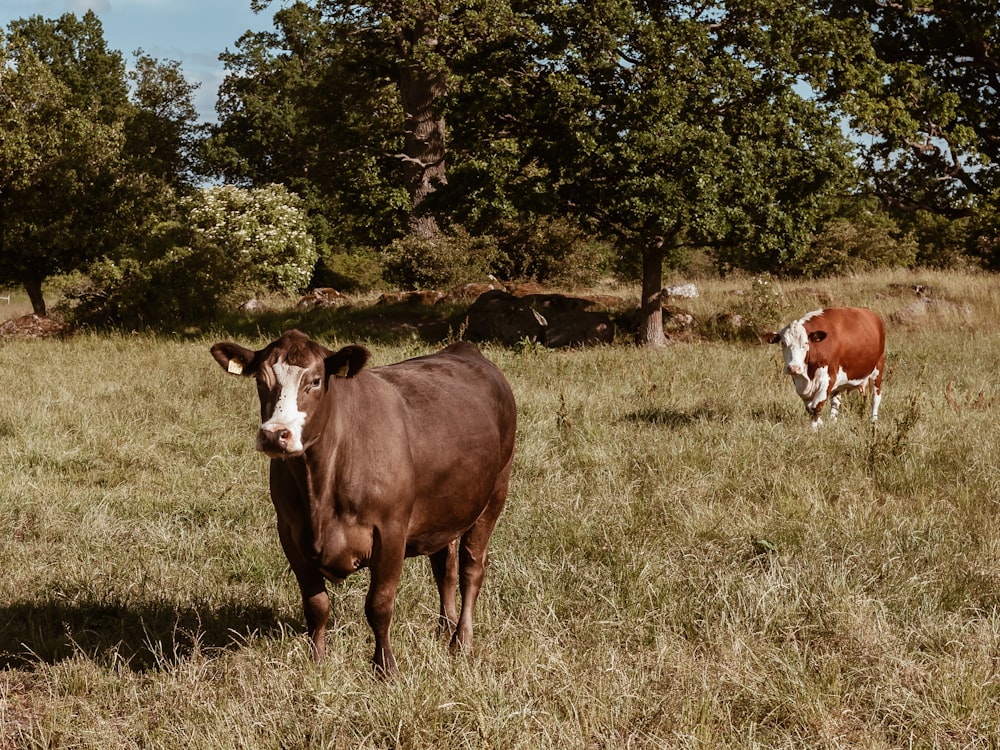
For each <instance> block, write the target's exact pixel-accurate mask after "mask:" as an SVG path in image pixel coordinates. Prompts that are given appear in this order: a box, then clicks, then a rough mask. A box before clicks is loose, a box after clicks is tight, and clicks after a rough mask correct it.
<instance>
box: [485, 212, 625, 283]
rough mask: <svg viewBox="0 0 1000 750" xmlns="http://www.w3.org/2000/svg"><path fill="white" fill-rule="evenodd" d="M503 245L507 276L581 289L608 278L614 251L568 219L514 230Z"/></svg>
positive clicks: (526, 225) (504, 239)
mask: <svg viewBox="0 0 1000 750" xmlns="http://www.w3.org/2000/svg"><path fill="white" fill-rule="evenodd" d="M501 245H502V247H503V250H504V254H505V255H506V258H507V267H506V268H505V269H503V275H504V276H506V277H508V278H526V279H533V280H535V281H541V282H545V283H548V284H552V285H554V286H561V287H569V288H573V287H581V286H587V285H590V284H593V283H594V282H595V281H596V280H598V279H599V278H601V277H602V276H604V275H605V274H606V273H607V272H608V269H609V268H610V267H611V264H612V256H613V251H612V249H611V248H610V247H609V246H608V245H607V244H606V243H603V242H601V241H599V240H597V239H595V238H593V237H591V236H588V235H587V234H585V233H584V232H583V231H581V229H580V228H579V227H577V226H576V225H575V224H572V223H571V222H569V221H566V220H564V219H558V218H557V219H541V220H538V221H535V222H532V223H529V224H524V225H518V226H516V227H513V228H512V230H511V231H510V233H509V234H507V235H506V236H505V237H504V238H503V240H502V242H501Z"/></svg>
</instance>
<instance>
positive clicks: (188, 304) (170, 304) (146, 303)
mask: <svg viewBox="0 0 1000 750" xmlns="http://www.w3.org/2000/svg"><path fill="white" fill-rule="evenodd" d="M299 203H300V202H299V200H298V199H297V198H296V197H295V196H294V195H292V194H290V193H288V192H287V191H286V190H285V189H284V188H282V187H280V186H276V185H271V186H268V187H265V188H255V189H251V190H243V189H241V188H235V187H229V186H226V187H212V188H205V189H203V190H201V191H199V192H197V193H194V194H193V195H191V196H189V197H187V198H184V199H182V200H181V201H180V202H179V203H178V206H179V207H180V209H181V214H180V216H179V218H178V219H176V220H174V221H170V222H164V223H161V224H160V225H158V226H156V227H154V228H153V230H152V231H151V233H150V236H149V238H148V241H147V243H146V244H145V246H144V247H143V255H142V256H141V257H133V258H123V259H120V260H110V259H107V258H104V259H101V260H99V261H98V262H96V263H93V264H91V265H90V266H89V267H88V269H87V278H86V281H85V282H83V283H79V284H76V285H74V286H72V287H70V288H68V289H67V290H65V292H64V294H65V296H66V297H67V299H68V300H69V305H68V314H70V315H71V316H72V317H73V318H74V319H75V320H76V321H78V322H81V323H87V324H91V325H117V326H124V327H127V328H136V327H143V326H149V325H163V324H172V323H184V322H192V321H196V322H204V321H206V320H208V319H209V318H210V317H211V316H212V315H215V314H218V313H219V312H220V311H221V310H224V309H226V308H235V306H236V305H238V304H240V303H242V302H245V301H246V300H247V299H249V298H251V297H254V296H255V295H258V294H262V293H269V292H280V293H284V294H289V295H290V294H294V293H296V292H298V291H300V290H301V289H303V288H304V287H305V286H306V284H308V282H309V280H310V279H311V278H312V272H313V266H314V265H315V263H316V258H317V254H316V251H315V247H314V244H313V241H312V238H311V237H310V236H309V234H308V233H307V232H306V231H305V217H304V216H303V214H302V213H301V211H300V210H299Z"/></svg>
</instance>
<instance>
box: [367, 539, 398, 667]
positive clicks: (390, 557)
mask: <svg viewBox="0 0 1000 750" xmlns="http://www.w3.org/2000/svg"><path fill="white" fill-rule="evenodd" d="M404 552H405V545H404V544H403V543H400V544H392V545H389V544H386V543H385V542H384V541H383V543H382V545H381V549H380V550H379V554H378V556H377V558H376V559H374V560H373V561H372V563H371V565H370V568H371V585H369V587H368V595H367V596H366V597H365V617H366V618H367V620H368V625H369V626H370V627H371V629H372V633H373V634H374V636H375V653H374V654H372V665H373V666H374V668H375V672H376V674H378V675H379V676H380V677H384V678H390V677H394V676H395V675H396V674H397V673H398V672H399V670H398V668H397V667H396V658H395V657H394V656H393V655H392V643H391V642H390V639H389V627H390V626H391V625H392V610H393V607H394V606H395V601H396V590H397V589H398V588H399V576H400V575H401V574H402V572H403V557H404Z"/></svg>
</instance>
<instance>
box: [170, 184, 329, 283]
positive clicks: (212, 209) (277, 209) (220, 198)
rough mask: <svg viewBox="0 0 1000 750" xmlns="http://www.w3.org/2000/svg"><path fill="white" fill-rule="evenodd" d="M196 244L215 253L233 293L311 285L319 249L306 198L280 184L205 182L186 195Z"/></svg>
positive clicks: (211, 263) (209, 265)
mask: <svg viewBox="0 0 1000 750" xmlns="http://www.w3.org/2000/svg"><path fill="white" fill-rule="evenodd" d="M182 205H183V207H184V208H185V209H186V211H187V214H188V221H189V222H190V225H191V229H192V231H193V232H194V233H195V237H196V239H195V241H194V242H193V245H194V246H195V247H198V248H202V249H204V252H208V253H212V254H215V255H216V256H217V257H216V258H213V259H207V258H206V260H207V261H208V262H207V263H206V264H205V265H206V268H212V267H215V266H216V265H217V262H221V264H222V266H223V267H224V268H225V269H226V271H227V275H231V279H230V281H231V283H232V284H233V286H234V288H233V290H232V291H233V293H237V294H239V293H250V292H261V291H264V292H276V291H281V292H286V293H289V294H294V293H296V292H298V291H300V290H302V289H303V288H305V287H306V285H308V283H309V280H310V278H311V277H312V272H313V267H314V266H315V264H316V259H317V251H316V247H315V244H314V242H313V239H312V237H311V236H310V235H309V233H308V232H307V231H306V217H305V214H304V213H303V211H302V209H301V206H302V201H301V199H299V197H298V196H296V195H295V194H294V193H290V192H289V191H288V190H287V189H286V188H285V187H284V186H282V185H267V186H265V187H259V188H250V189H244V188H239V187H234V186H232V185H222V186H216V187H209V188H205V189H203V190H201V191H199V192H198V193H196V194H194V195H193V196H190V197H188V198H185V199H184V201H183V204H182Z"/></svg>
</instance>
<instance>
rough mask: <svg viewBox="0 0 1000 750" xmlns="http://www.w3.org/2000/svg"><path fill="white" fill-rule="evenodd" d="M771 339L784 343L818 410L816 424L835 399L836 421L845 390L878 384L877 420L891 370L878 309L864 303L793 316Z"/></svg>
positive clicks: (792, 370)
mask: <svg viewBox="0 0 1000 750" xmlns="http://www.w3.org/2000/svg"><path fill="white" fill-rule="evenodd" d="M766 340H767V341H768V343H771V344H779V343H780V344H781V353H782V355H783V357H784V360H785V373H786V374H788V375H791V376H792V382H793V384H794V385H795V390H796V392H797V393H798V394H799V397H800V398H801V399H802V401H803V402H804V403H805V405H806V411H807V412H809V414H810V415H812V426H813V428H814V429H815V428H817V427H819V426H820V425H821V424H822V423H823V419H822V417H821V416H820V414H821V412H822V411H823V405H824V404H825V403H826V401H827V399H830V420H831V421H836V419H837V413H838V411H840V399H841V394H843V393H845V392H847V391H850V390H854V389H857V390H860V391H861V392H862V393H864V391H865V388H866V387H867V386H868V385H871V387H872V421H873V422H874V421H876V420H877V419H878V407H879V403H880V402H881V400H882V374H883V373H884V372H885V326H884V325H883V324H882V318H880V317H879V316H878V313H876V312H874V311H873V310H869V309H867V308H864V307H828V308H826V309H824V310H815V311H813V312H811V313H809V314H808V315H806V316H805V317H803V318H800V319H799V320H793V321H792V322H791V323H789V324H788V325H787V326H785V327H784V328H782V329H781V330H780V331H778V332H777V333H772V334H770V335H769V336H768V337H767V339H766Z"/></svg>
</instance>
